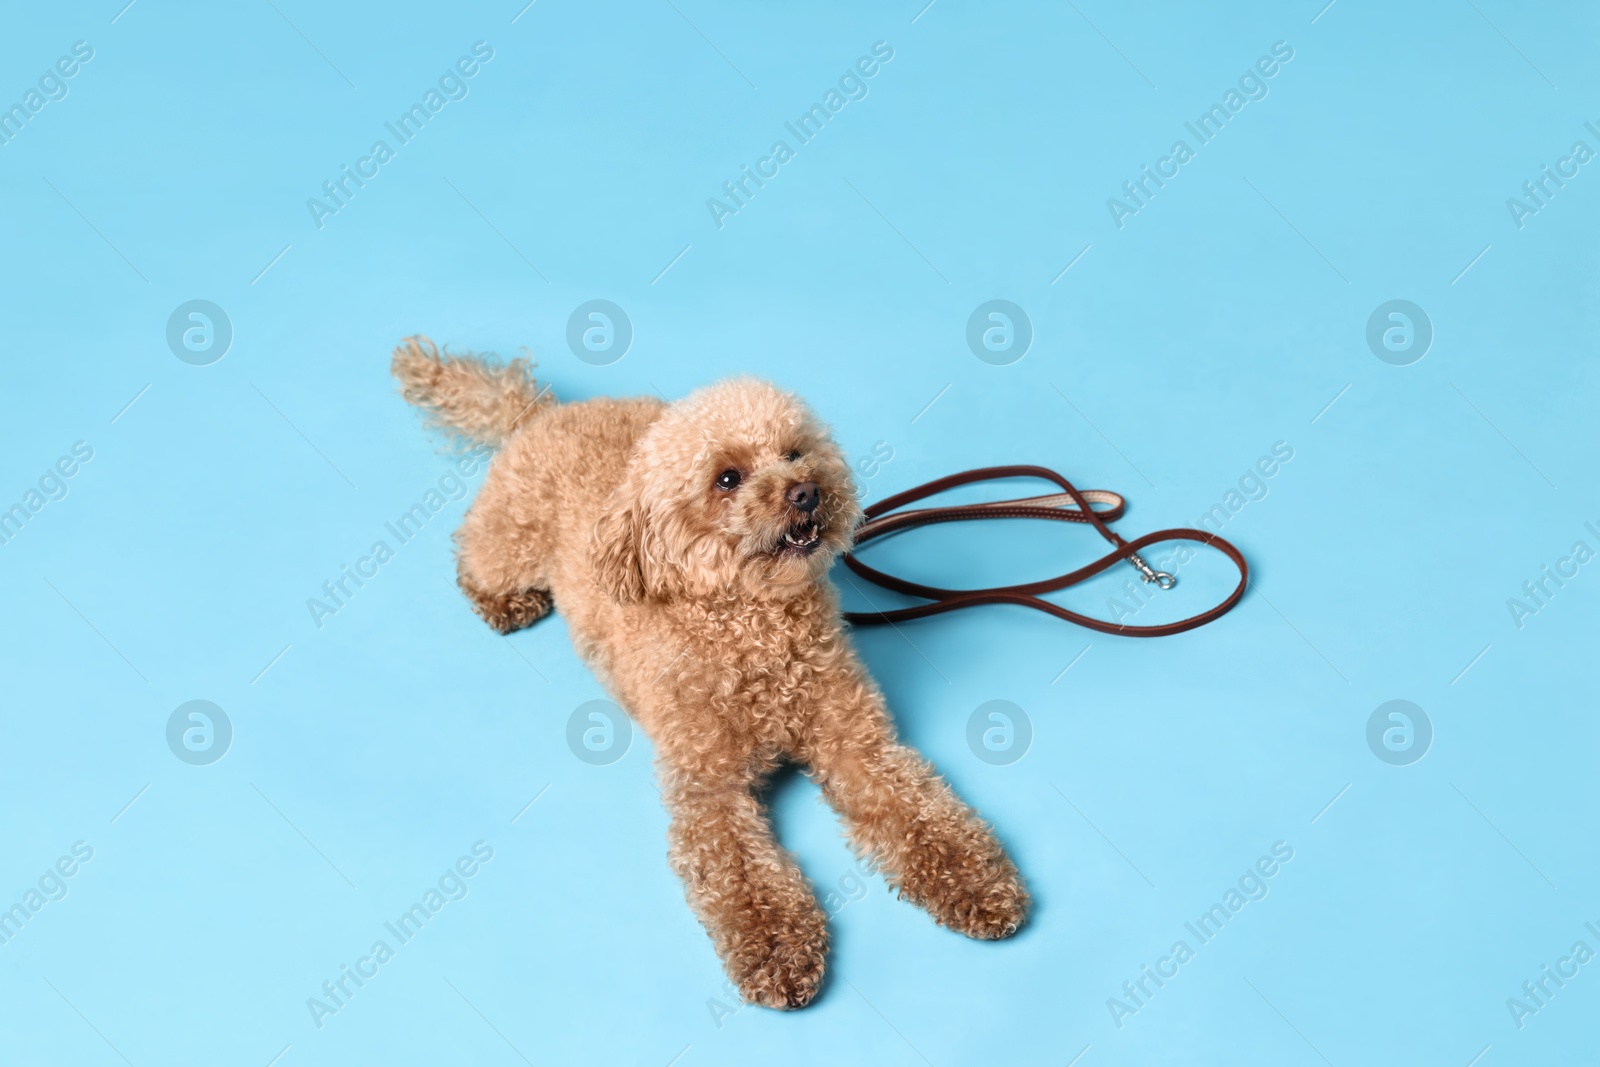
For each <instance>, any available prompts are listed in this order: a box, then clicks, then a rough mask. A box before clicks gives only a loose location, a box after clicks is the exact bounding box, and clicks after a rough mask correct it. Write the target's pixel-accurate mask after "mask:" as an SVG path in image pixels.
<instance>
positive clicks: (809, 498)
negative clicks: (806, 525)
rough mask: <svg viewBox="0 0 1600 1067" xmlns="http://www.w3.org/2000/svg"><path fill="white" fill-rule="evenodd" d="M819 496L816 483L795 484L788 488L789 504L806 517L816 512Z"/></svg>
mask: <svg viewBox="0 0 1600 1067" xmlns="http://www.w3.org/2000/svg"><path fill="white" fill-rule="evenodd" d="M821 496H822V494H821V493H819V492H818V491H817V483H816V482H795V483H794V484H793V485H791V486H790V487H789V492H788V497H789V503H791V504H793V505H794V506H795V507H797V508H799V509H800V510H801V511H803V512H805V513H806V514H808V515H809V514H810V513H811V512H813V511H816V510H817V501H818V500H820V499H821Z"/></svg>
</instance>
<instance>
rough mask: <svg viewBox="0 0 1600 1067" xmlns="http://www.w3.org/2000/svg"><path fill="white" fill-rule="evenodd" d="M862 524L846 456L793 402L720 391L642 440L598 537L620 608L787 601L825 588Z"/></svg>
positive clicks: (773, 394) (670, 412) (672, 414)
mask: <svg viewBox="0 0 1600 1067" xmlns="http://www.w3.org/2000/svg"><path fill="white" fill-rule="evenodd" d="M860 520H861V508H860V506H859V505H858V504H857V502H856V494H855V487H854V485H853V484H852V483H851V480H850V468H849V466H848V464H846V462H845V458H844V454H843V453H842V452H841V451H840V450H839V447H838V446H837V445H835V444H834V443H833V440H832V438H830V437H829V436H828V432H827V430H826V428H825V427H823V426H822V425H821V424H820V423H818V422H817V420H816V419H815V418H813V417H812V415H811V413H810V412H809V411H808V410H806V407H805V405H804V404H802V403H801V402H800V401H799V400H798V399H797V398H796V397H794V396H792V395H790V394H788V393H785V392H783V391H781V390H779V389H777V388H776V387H774V386H772V385H769V384H767V383H766V382H760V381H755V380H753V379H749V378H738V379H732V380H729V381H724V382H719V383H718V384H716V385H712V386H709V387H707V388H705V389H702V390H700V391H698V392H696V393H693V394H691V395H690V396H688V397H686V398H685V399H683V400H681V401H679V402H678V403H676V404H672V405H671V406H669V407H668V408H667V409H666V410H665V411H664V412H662V414H661V415H660V417H658V418H657V419H656V420H655V421H654V422H653V423H651V424H650V427H649V428H648V429H647V430H646V431H645V433H644V435H643V437H642V438H641V439H640V441H639V443H638V446H637V448H636V449H635V450H634V453H633V456H632V458H631V459H630V462H629V467H628V472H627V475H626V477H625V478H624V479H623V482H622V484H621V485H620V486H618V487H617V489H616V491H615V492H614V493H613V494H612V496H611V499H610V500H609V502H608V503H607V505H606V508H605V511H604V513H603V515H602V516H601V519H600V521H599V522H598V523H597V524H596V526H595V531H594V543H593V547H592V559H593V561H594V566H595V572H596V575H597V577H598V580H599V582H600V584H601V585H602V586H603V587H604V588H605V589H606V590H607V591H608V592H610V593H611V594H612V595H613V596H615V597H616V598H617V599H619V600H640V599H644V598H670V597H672V596H697V595H705V594H710V593H717V592H734V593H738V594H740V595H743V596H747V597H755V598H771V597H775V596H785V595H791V594H793V593H795V592H798V591H800V590H802V589H804V588H806V587H808V586H810V585H812V584H813V583H815V582H818V581H820V580H821V579H822V577H823V575H824V574H826V573H827V570H828V567H829V565H830V564H831V563H832V562H833V560H834V558H835V557H836V556H837V555H838V554H839V553H840V552H843V551H845V550H846V549H848V548H849V547H850V544H851V541H852V535H853V531H854V530H855V526H856V524H857V523H858V522H860Z"/></svg>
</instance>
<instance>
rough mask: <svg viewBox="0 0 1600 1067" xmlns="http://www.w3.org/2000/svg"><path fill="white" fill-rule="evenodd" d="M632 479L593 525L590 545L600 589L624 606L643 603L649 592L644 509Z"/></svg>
mask: <svg viewBox="0 0 1600 1067" xmlns="http://www.w3.org/2000/svg"><path fill="white" fill-rule="evenodd" d="M632 481H633V480H632V479H631V478H629V479H627V480H625V481H624V482H623V483H622V484H621V485H619V486H618V487H617V488H616V490H615V491H614V492H613V493H612V494H611V499H610V500H609V501H607V502H606V507H605V511H604V512H603V513H602V514H601V516H600V521H599V522H597V523H595V525H594V538H593V540H592V541H591V543H590V546H589V562H590V564H591V565H592V566H593V567H594V572H595V580H596V581H598V582H599V583H600V588H601V589H604V590H605V591H606V592H607V593H609V594H611V596H612V597H613V598H615V599H616V600H618V601H620V602H621V603H628V602H630V601H636V600H643V599H644V597H645V593H646V591H647V583H646V581H645V573H644V567H645V562H644V507H643V505H642V503H641V501H640V500H639V494H638V493H637V492H635V491H634V488H633V485H632Z"/></svg>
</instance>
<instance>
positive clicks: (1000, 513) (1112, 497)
mask: <svg viewBox="0 0 1600 1067" xmlns="http://www.w3.org/2000/svg"><path fill="white" fill-rule="evenodd" d="M999 478H1042V479H1045V480H1046V481H1051V482H1054V483H1055V484H1056V485H1058V486H1060V487H1061V489H1062V491H1061V492H1060V493H1052V494H1049V495H1046V496H1033V497H1022V498H1019V499H1016V500H996V501H990V502H987V503H982V504H959V505H953V506H949V507H931V508H916V509H914V510H911V511H900V510H899V509H900V508H903V507H904V506H905V505H907V504H912V503H915V502H916V501H918V500H921V499H923V498H924V497H930V496H933V495H934V494H936V493H942V492H944V491H945V490H947V489H954V488H955V487H956V486H960V485H970V484H972V483H973V482H986V481H992V480H995V479H999ZM1095 504H1100V505H1103V510H1101V511H1096V510H1095V509H1094V507H1093V505H1095ZM1126 510H1127V501H1125V500H1124V499H1123V498H1122V497H1121V496H1119V495H1118V494H1116V493H1113V492H1110V491H1109V490H1105V489H1084V490H1079V489H1077V488H1075V487H1074V486H1073V484H1072V483H1071V482H1069V481H1067V480H1066V479H1065V478H1063V477H1062V476H1061V475H1059V474H1057V473H1056V472H1055V471H1053V470H1050V469H1049V468H1047V467H1033V466H1015V467H981V468H978V469H977V470H970V471H962V472H961V473H959V474H952V475H949V476H947V477H944V478H939V479H936V480H934V481H931V482H928V483H927V484H925V485H919V486H917V487H916V488H914V489H907V490H906V491H905V492H903V493H897V494H895V495H894V496H891V497H888V498H886V499H884V500H880V501H878V503H876V504H873V505H872V506H871V507H869V508H867V509H866V521H865V522H863V523H862V524H861V525H860V526H859V527H857V528H856V537H855V544H856V547H857V548H859V547H860V546H861V545H864V544H866V543H867V542H868V541H871V540H873V539H874V538H877V537H883V536H885V535H887V534H891V533H896V532H898V531H901V530H909V529H914V528H915V527H918V526H927V525H929V524H931V523H936V522H966V521H970V520H973V519H1054V520H1056V521H1059V522H1082V523H1088V524H1089V525H1090V526H1093V527H1094V528H1095V530H1096V531H1098V532H1099V534H1100V536H1101V537H1104V538H1105V539H1106V540H1107V541H1109V542H1110V543H1111V544H1112V545H1113V546H1114V547H1113V548H1112V550H1111V551H1110V552H1107V553H1106V554H1105V555H1104V556H1101V557H1100V558H1099V559H1097V560H1095V561H1094V562H1093V563H1090V564H1088V565H1087V566H1084V567H1079V568H1078V569H1077V570H1075V571H1069V572H1068V573H1066V574H1059V575H1057V576H1056V577H1054V578H1046V579H1044V580H1043V581H1038V582H1027V583H1024V584H1022V585H1003V586H995V587H993V588H989V589H940V588H938V587H936V586H931V585H919V584H917V583H916V582H909V581H906V580H905V579H904V578H897V577H895V576H894V575H892V574H885V573H884V572H882V571H880V570H876V569H874V568H872V567H869V566H867V565H866V564H865V563H862V562H861V561H860V560H859V559H857V558H856V557H855V554H854V552H853V551H852V552H846V553H845V554H844V562H845V565H846V566H848V567H849V568H850V569H851V570H853V571H855V572H856V573H857V574H859V575H861V577H863V578H865V579H867V580H868V581H870V582H873V583H875V584H877V585H881V586H883V587H884V588H885V589H892V590H894V591H895V592H897V593H905V594H907V595H908V596H914V597H920V598H921V599H923V600H925V601H927V603H925V604H916V605H913V606H911V607H906V608H895V609H893V610H891V611H847V612H845V616H844V617H845V618H846V619H847V620H849V621H850V622H851V623H853V624H855V625H857V626H871V625H875V624H878V623H886V622H888V623H893V622H904V621H906V620H908V619H920V618H923V617H925V616H928V615H938V614H940V613H941V612H946V611H955V610H957V609H959V608H971V607H976V606H978V605H979V604H1021V605H1022V606H1023V607H1029V608H1036V609H1038V610H1039V611H1044V612H1048V613H1049V614H1051V615H1054V616H1055V617H1056V618H1058V619H1065V620H1067V621H1068V622H1074V623H1077V624H1078V625H1079V626H1084V627H1087V628H1089V629H1091V630H1098V631H1100V632H1101V633H1106V634H1118V635H1120V636H1122V637H1165V636H1167V635H1168V634H1177V633H1182V632H1183V631H1185V630H1192V629H1194V628H1195V627H1196V626H1204V625H1205V624H1206V623H1208V622H1211V621H1212V620H1214V619H1217V618H1220V617H1221V616H1222V615H1224V614H1226V613H1227V612H1228V610H1229V609H1231V608H1232V607H1233V606H1234V605H1235V604H1237V603H1238V602H1239V598H1240V597H1242V596H1244V590H1245V586H1246V585H1247V584H1248V583H1249V580H1250V568H1249V565H1248V564H1246V563H1245V559H1244V555H1243V554H1242V553H1241V552H1240V551H1239V550H1238V549H1237V548H1235V547H1234V546H1233V545H1232V544H1230V543H1229V542H1227V541H1224V540H1223V539H1222V538H1220V537H1218V536H1217V535H1215V534H1211V533H1207V532H1205V531H1204V530H1195V529H1190V528H1186V527H1179V528H1175V529H1171V530H1157V531H1156V532H1154V533H1148V534H1145V535H1144V536H1143V537H1138V538H1135V539H1134V540H1132V541H1125V540H1123V539H1122V538H1121V537H1120V536H1119V535H1118V534H1117V532H1116V531H1115V530H1113V529H1112V528H1111V527H1110V526H1109V525H1107V524H1108V523H1112V522H1115V521H1116V520H1117V519H1120V518H1121V517H1122V515H1123V512H1125V511H1126ZM1165 541H1193V542H1195V543H1197V544H1201V545H1207V546H1209V547H1211V548H1215V549H1217V550H1218V551H1219V552H1221V553H1222V554H1223V555H1225V556H1227V557H1228V558H1229V559H1230V560H1232V561H1233V563H1234V565H1235V566H1236V567H1238V568H1239V584H1238V585H1237V586H1235V587H1234V590H1233V592H1231V593H1229V594H1228V596H1227V598H1226V599H1225V600H1223V601H1222V603H1220V604H1218V605H1217V606H1216V607H1213V608H1210V609H1209V610H1207V611H1202V612H1201V613H1200V614H1198V615H1191V616H1189V617H1188V618H1186V619H1179V620H1178V621H1177V622H1166V623H1159V624H1157V625H1153V626H1122V625H1119V624H1117V623H1114V622H1108V621H1106V620H1104V619H1096V618H1092V617H1091V616H1088V615H1080V614H1078V613H1077V612H1075V611H1069V610H1068V609H1066V608H1064V607H1061V606H1060V605H1059V604H1052V603H1050V602H1049V601H1048V600H1043V599H1041V598H1040V596H1039V594H1040V593H1051V592H1054V591H1056V590H1058V589H1066V588H1067V587H1068V586H1073V585H1077V584H1078V583H1079V582H1082V581H1084V580H1085V579H1087V578H1092V577H1093V576H1094V575H1096V574H1099V573H1100V572H1101V571H1104V570H1106V569H1107V568H1109V567H1112V566H1114V565H1115V564H1117V563H1120V562H1125V563H1128V564H1129V565H1130V566H1132V567H1133V568H1134V569H1135V570H1137V571H1138V572H1139V576H1140V577H1141V578H1143V579H1144V580H1145V581H1146V582H1153V583H1155V584H1156V585H1158V586H1160V587H1161V588H1162V589H1171V588H1172V587H1173V586H1174V585H1176V584H1178V580H1177V578H1175V577H1173V576H1172V575H1170V574H1168V573H1166V572H1165V571H1158V570H1155V569H1153V568H1152V567H1151V566H1150V565H1149V564H1148V563H1146V562H1145V561H1144V558H1143V557H1142V556H1140V555H1139V553H1140V552H1141V551H1142V550H1144V549H1146V548H1148V547H1150V546H1151V545H1155V544H1160V543H1162V542H1165Z"/></svg>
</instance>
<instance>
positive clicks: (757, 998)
mask: <svg viewBox="0 0 1600 1067" xmlns="http://www.w3.org/2000/svg"><path fill="white" fill-rule="evenodd" d="M723 773H724V774H725V773H726V772H723ZM669 777H676V776H669ZM681 777H683V778H684V779H686V780H687V781H686V783H685V784H676V785H675V784H673V783H671V782H670V781H669V783H668V786H667V789H666V790H665V791H664V793H663V796H664V798H665V800H666V802H667V807H668V809H669V810H670V812H671V814H672V827H671V829H670V831H669V832H668V834H669V839H670V852H669V857H670V859H671V862H672V867H673V870H675V871H677V872H678V876H679V877H681V878H682V879H683V881H684V886H685V888H686V890H687V893H688V897H689V903H690V905H691V906H692V907H693V908H694V910H695V912H696V913H697V914H698V915H699V916H700V921H701V922H702V923H704V924H705V927H706V931H707V932H708V933H709V934H710V935H711V939H712V942H713V943H714V944H715V945H716V949H717V955H718V956H720V957H722V961H723V966H724V967H725V968H726V969H727V972H728V977H729V978H731V979H733V981H734V983H735V984H736V985H737V986H738V987H739V992H740V993H741V994H742V995H743V997H744V999H745V1000H747V1001H749V1002H750V1003H753V1004H762V1005H765V1006H766V1007H769V1008H802V1007H805V1005H807V1004H809V1003H810V1002H811V999H812V998H813V997H814V996H816V994H817V989H818V987H819V986H820V985H821V984H822V973H823V966H824V964H825V962H826V959H827V955H828V921H827V916H826V915H825V914H824V913H823V910H822V908H821V907H820V906H819V905H818V904H817V899H816V897H815V896H814V895H813V894H812V892H811V887H810V885H808V884H807V882H806V878H805V875H804V874H802V873H801V872H800V868H799V867H797V866H796V865H795V862H794V860H793V859H791V858H790V857H789V855H788V854H787V853H786V852H784V850H783V849H782V848H781V847H780V846H779V845H778V843H777V840H776V839H775V838H774V837H773V834H772V825H771V823H770V822H769V821H768V819H767V814H766V811H765V810H764V808H763V806H762V804H761V802H760V801H759V800H757V799H756V796H755V793H754V785H755V783H754V780H753V776H752V777H751V778H749V779H747V780H744V781H738V782H734V783H726V784H725V783H718V784H716V785H712V786H706V785H703V784H698V783H696V782H695V781H693V780H692V779H691V776H689V775H683V776H681ZM693 777H694V778H700V777H701V776H699V775H696V776H693ZM703 780H704V779H703V778H701V781H702V782H703Z"/></svg>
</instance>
